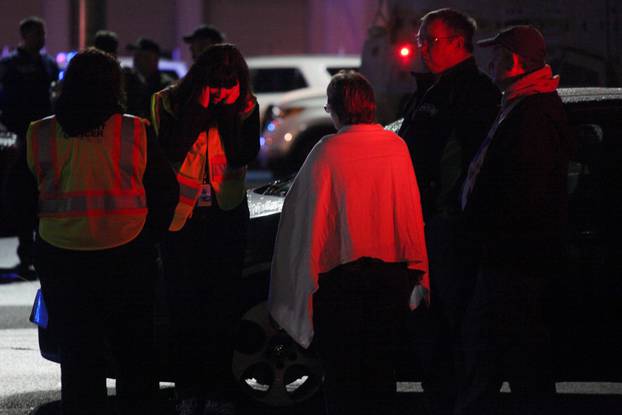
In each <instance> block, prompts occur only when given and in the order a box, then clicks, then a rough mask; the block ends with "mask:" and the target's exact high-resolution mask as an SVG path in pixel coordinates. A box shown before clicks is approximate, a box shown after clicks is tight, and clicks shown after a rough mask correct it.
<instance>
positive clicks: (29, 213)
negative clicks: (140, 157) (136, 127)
mask: <svg viewBox="0 0 622 415" xmlns="http://www.w3.org/2000/svg"><path fill="white" fill-rule="evenodd" d="M147 133H148V134H147V165H146V167H145V173H144V175H143V186H144V188H145V194H146V197H147V209H148V211H147V220H146V223H145V227H144V231H143V234H144V235H145V236H147V237H148V239H150V240H151V241H152V242H157V241H159V240H160V239H162V238H163V237H164V234H165V233H166V232H167V231H168V227H169V225H170V223H171V220H172V219H173V212H174V211H175V206H177V200H178V195H179V184H178V183H177V179H176V178H175V174H174V172H173V169H172V168H171V166H170V165H169V163H168V162H167V160H166V158H165V157H164V154H163V153H162V150H161V149H160V146H159V145H158V142H157V139H156V138H155V136H154V134H153V132H152V130H151V128H148V129H147ZM4 193H5V194H4V195H3V198H4V200H5V201H6V202H7V212H6V214H7V216H9V219H10V220H12V221H15V222H17V223H19V224H21V225H22V228H23V227H26V228H27V227H28V226H30V227H31V228H34V224H35V222H36V218H37V213H38V196H39V191H38V188H37V181H36V179H35V177H34V176H33V174H32V172H31V171H30V169H29V168H28V164H27V161H26V146H23V147H22V148H21V149H20V154H19V156H18V160H17V162H16V164H15V165H14V166H13V168H12V169H11V171H10V175H9V178H8V180H6V181H5V186H4Z"/></svg>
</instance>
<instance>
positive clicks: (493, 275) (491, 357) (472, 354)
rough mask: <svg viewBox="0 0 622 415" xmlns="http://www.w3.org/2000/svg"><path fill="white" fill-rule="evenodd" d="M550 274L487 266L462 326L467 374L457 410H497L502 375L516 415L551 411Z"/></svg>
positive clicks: (464, 411) (457, 412)
mask: <svg viewBox="0 0 622 415" xmlns="http://www.w3.org/2000/svg"><path fill="white" fill-rule="evenodd" d="M550 281H551V275H550V274H547V273H546V272H541V271H540V272H521V271H519V270H517V269H516V268H512V267H510V266H499V265H497V266H487V265H483V266H482V268H481V269H480V272H479V274H478V280H477V284H476V288H475V292H474V295H473V299H472V301H471V303H470V305H469V309H468V311H467V314H466V317H465V322H464V325H463V338H464V343H465V369H466V370H465V373H466V376H465V378H464V380H463V381H464V383H463V385H462V387H461V391H460V397H459V400H458V404H457V406H456V412H455V413H456V414H460V415H463V414H464V415H466V414H496V413H499V410H498V401H497V400H498V393H499V389H500V386H501V382H502V380H503V377H505V378H506V379H507V380H508V381H509V383H510V389H511V391H512V397H513V398H514V399H513V401H514V405H513V406H514V409H515V413H517V414H550V413H551V412H550V411H551V410H552V405H553V398H554V394H555V383H554V380H553V375H552V367H551V351H550V335H549V330H548V328H547V325H546V324H545V319H544V316H543V311H542V308H543V296H544V295H545V293H546V291H547V289H548V286H549V284H550Z"/></svg>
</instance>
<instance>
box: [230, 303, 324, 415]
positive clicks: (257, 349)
mask: <svg viewBox="0 0 622 415" xmlns="http://www.w3.org/2000/svg"><path fill="white" fill-rule="evenodd" d="M232 369H233V374H234V376H235V378H236V380H237V381H238V384H239V385H240V387H241V389H242V390H243V391H244V392H245V393H246V394H247V395H248V396H250V397H251V398H252V399H254V400H255V401H258V402H261V403H263V404H266V405H269V406H278V407H284V406H290V405H294V404H298V403H301V402H304V401H306V400H307V399H309V398H311V397H312V396H313V395H314V394H315V393H316V392H317V391H318V390H319V388H320V386H321V385H322V382H323V380H324V371H323V369H322V365H321V362H320V360H319V358H318V357H317V356H316V355H315V354H314V353H313V352H311V351H309V350H305V349H303V348H302V347H300V346H299V345H298V344H296V342H294V340H293V339H292V338H291V337H289V336H288V335H287V333H285V331H284V330H282V329H280V328H279V327H278V326H277V325H276V323H275V322H274V321H273V320H272V319H271V318H270V316H269V313H268V309H267V307H266V303H260V304H258V305H256V306H254V307H253V308H251V309H250V310H249V311H248V312H247V313H246V314H245V315H244V317H243V318H242V321H241V323H240V326H239V331H238V335H237V339H236V347H235V350H234V354H233V362H232Z"/></svg>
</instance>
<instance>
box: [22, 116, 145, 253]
mask: <svg viewBox="0 0 622 415" xmlns="http://www.w3.org/2000/svg"><path fill="white" fill-rule="evenodd" d="M146 122H147V121H146V120H143V119H140V118H138V117H134V116H131V115H121V114H115V115H113V116H112V117H110V118H109V119H108V120H107V121H106V122H105V123H104V124H103V126H102V127H100V128H98V129H95V130H93V131H91V132H89V133H87V134H85V135H84V136H80V137H68V136H67V135H66V134H65V133H64V132H63V130H62V129H61V127H60V125H59V124H58V123H57V122H56V117H55V116H50V117H47V118H44V119H42V120H39V121H35V122H33V123H31V124H30V127H29V129H28V135H27V138H26V140H27V158H28V166H29V168H30V170H31V171H32V172H33V174H34V176H35V177H36V179H37V182H38V189H39V234H40V235H41V238H43V240H45V241H46V242H48V243H50V244H51V245H54V246H56V247H59V248H64V249H72V250H84V251H90V250H99V249H108V248H114V247H116V246H121V245H124V244H126V243H128V242H130V241H131V240H133V239H134V238H135V237H136V236H137V235H138V234H139V233H140V231H141V230H142V229H143V226H144V225H145V220H146V217H147V201H146V197H145V189H144V187H143V181H142V179H143V175H144V172H145V166H146V164H147V133H146V130H145V123H146Z"/></svg>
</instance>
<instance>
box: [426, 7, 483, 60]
mask: <svg viewBox="0 0 622 415" xmlns="http://www.w3.org/2000/svg"><path fill="white" fill-rule="evenodd" d="M434 20H441V21H442V22H443V23H445V25H446V26H447V27H448V28H450V29H451V30H453V31H454V33H455V34H457V35H460V36H461V37H462V38H463V39H464V48H465V49H466V50H467V51H469V52H473V34H474V33H475V31H476V30H477V22H476V21H475V19H474V18H472V17H471V16H469V15H467V14H466V13H463V12H461V11H458V10H456V9H452V8H449V7H447V8H444V9H438V10H433V11H431V12H429V13H427V14H426V15H425V16H423V17H422V18H421V24H422V25H424V24H429V23H430V22H432V21H434Z"/></svg>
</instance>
